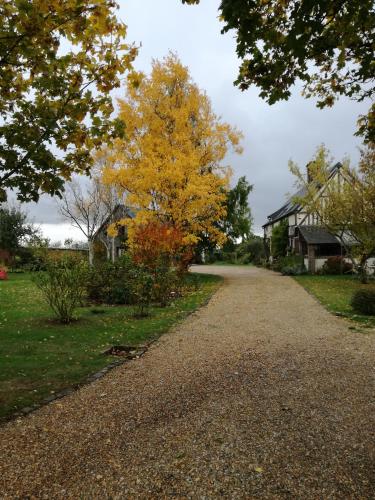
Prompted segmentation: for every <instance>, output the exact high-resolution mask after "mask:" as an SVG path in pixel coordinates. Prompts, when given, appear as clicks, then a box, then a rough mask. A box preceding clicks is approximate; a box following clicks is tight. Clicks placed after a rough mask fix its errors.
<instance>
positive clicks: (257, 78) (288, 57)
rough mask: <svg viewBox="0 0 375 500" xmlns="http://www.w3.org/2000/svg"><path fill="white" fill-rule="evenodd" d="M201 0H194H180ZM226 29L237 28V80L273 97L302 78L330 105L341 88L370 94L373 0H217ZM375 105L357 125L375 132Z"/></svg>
mask: <svg viewBox="0 0 375 500" xmlns="http://www.w3.org/2000/svg"><path fill="white" fill-rule="evenodd" d="M182 1H183V3H190V4H194V3H199V0H182ZM219 9H220V12H221V19H222V20H223V21H224V27H223V30H222V31H223V32H228V31H229V30H232V29H233V30H235V31H236V37H237V54H238V56H239V58H240V59H241V60H242V63H241V67H240V71H239V75H238V78H237V80H236V82H235V83H236V84H237V85H238V86H239V87H240V89H242V90H245V89H247V88H248V87H249V86H250V85H253V84H254V85H256V86H257V87H259V88H260V96H261V97H262V98H264V99H266V100H267V101H268V102H269V103H270V104H273V103H275V102H277V101H279V100H280V99H288V98H289V97H290V94H291V91H290V88H291V87H292V86H293V85H294V84H295V83H296V81H297V80H301V81H302V82H304V84H305V89H304V94H305V96H306V97H311V96H315V97H317V98H318V106H319V107H324V106H332V105H333V103H334V101H335V100H336V98H337V97H338V96H340V95H345V96H348V97H350V98H352V99H356V100H358V101H362V100H363V99H365V98H371V97H373V95H374V75H375V65H374V32H375V9H374V1H373V0H314V1H311V0H288V1H285V0H221V3H220V7H219ZM374 121H375V106H374V105H373V106H372V107H371V109H370V111H369V114H368V115H367V116H365V117H362V119H361V121H360V129H359V132H360V133H362V134H364V136H365V138H366V139H367V140H375V124H374Z"/></svg>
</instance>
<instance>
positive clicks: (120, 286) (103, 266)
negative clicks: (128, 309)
mask: <svg viewBox="0 0 375 500" xmlns="http://www.w3.org/2000/svg"><path fill="white" fill-rule="evenodd" d="M133 267H134V264H133V263H132V261H131V259H130V257H129V256H128V255H127V254H125V255H123V256H121V257H120V258H119V259H118V260H117V261H116V262H114V263H112V262H109V261H107V262H99V263H97V264H96V265H95V266H94V267H92V268H91V269H90V271H89V273H88V279H87V285H86V288H87V297H88V299H89V300H90V301H92V302H97V303H105V304H131V303H132V286H131V272H132V269H133Z"/></svg>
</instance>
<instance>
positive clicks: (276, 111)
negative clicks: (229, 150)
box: [27, 0, 368, 241]
mask: <svg viewBox="0 0 375 500" xmlns="http://www.w3.org/2000/svg"><path fill="white" fill-rule="evenodd" d="M119 3H120V4H121V8H120V11H119V16H120V17H121V19H122V20H123V21H124V22H125V23H126V24H127V25H128V41H134V42H136V43H137V44H142V47H141V49H140V52H139V56H138V58H137V60H136V63H135V67H136V68H137V69H139V70H142V71H145V72H149V70H150V66H151V60H152V58H162V57H164V56H165V55H166V54H167V53H168V51H169V50H172V51H173V52H176V53H177V54H178V56H179V57H180V59H181V61H182V63H183V64H184V65H186V66H188V67H189V68H190V72H191V75H192V77H193V79H194V80H195V82H196V83H197V84H198V85H199V86H200V87H201V88H202V89H204V90H206V92H207V94H208V95H209V96H210V98H211V100H212V104H213V108H214V110H215V112H216V113H217V114H219V115H220V116H221V117H222V118H223V120H225V121H227V122H229V123H230V124H232V125H236V126H238V128H240V129H241V130H242V131H243V133H244V136H245V138H244V142H243V146H244V152H243V154H242V155H241V156H233V157H229V158H228V163H230V164H231V166H232V167H233V169H234V174H235V178H234V181H235V180H236V179H237V178H238V177H239V176H241V175H245V176H246V178H247V179H248V180H249V182H250V183H252V184H254V191H253V193H252V194H251V198H250V206H251V209H252V213H253V216H254V230H255V231H256V232H258V233H259V232H260V230H261V226H262V224H263V223H264V222H265V219H266V216H267V215H268V214H269V213H271V212H274V211H275V210H277V209H278V208H279V207H280V206H281V205H282V204H283V203H284V201H285V198H286V195H287V193H291V192H292V191H293V182H294V181H293V178H292V176H291V175H290V173H289V172H288V160H289V159H290V158H292V159H293V160H295V161H297V162H298V163H299V164H300V165H301V166H304V165H305V164H306V163H307V162H308V161H309V159H311V157H312V155H313V154H314V151H315V150H316V148H317V146H318V145H319V144H321V143H323V142H324V143H325V144H326V146H327V147H328V148H329V149H330V150H331V153H332V154H333V156H334V158H335V159H337V160H340V159H342V158H343V157H344V156H345V155H349V156H350V157H351V159H352V162H353V163H355V162H356V161H357V159H358V146H359V145H360V141H359V140H358V139H357V138H355V137H354V136H353V134H354V132H355V130H356V120H357V117H358V115H359V114H361V113H364V112H365V111H366V109H367V107H368V106H367V105H366V104H358V103H355V102H351V101H349V100H348V99H341V100H340V101H339V102H338V103H337V104H336V105H335V106H334V107H333V108H332V109H326V110H319V109H317V108H316V107H315V103H314V101H313V100H311V99H309V100H306V99H303V98H302V97H301V96H300V91H301V89H300V88H298V87H297V88H295V89H294V91H293V95H292V97H291V98H290V99H289V101H283V102H281V103H278V104H274V105H273V106H269V105H268V104H267V103H266V102H264V101H262V100H261V99H260V98H259V97H258V90H257V89H256V88H252V89H250V90H248V91H246V92H241V91H240V90H238V89H237V88H236V87H234V86H233V81H234V80H235V78H236V76H237V69H238V64H239V62H238V60H237V57H236V53H235V40H234V33H229V34H226V35H222V34H221V33H220V30H221V23H220V21H219V20H218V10H217V9H218V5H219V3H220V2H219V0H202V1H201V5H198V6H186V5H182V4H181V3H180V0H158V1H155V0H142V1H139V0H120V1H119ZM116 95H117V96H119V95H121V91H120V90H118V91H117V93H116ZM27 209H28V211H29V214H30V216H31V217H32V218H33V219H34V221H35V222H38V223H41V224H42V228H43V231H44V233H45V235H46V236H48V237H50V238H51V239H52V240H62V241H63V240H64V239H65V238H67V237H71V236H72V237H74V238H76V239H83V238H81V237H80V235H79V233H78V232H77V231H73V230H70V229H69V228H68V227H67V226H66V224H64V223H63V221H62V219H61V216H60V215H59V212H58V209H57V203H56V201H55V200H51V198H50V197H47V196H43V197H42V198H41V201H40V202H39V203H38V205H35V204H29V205H28V207H27Z"/></svg>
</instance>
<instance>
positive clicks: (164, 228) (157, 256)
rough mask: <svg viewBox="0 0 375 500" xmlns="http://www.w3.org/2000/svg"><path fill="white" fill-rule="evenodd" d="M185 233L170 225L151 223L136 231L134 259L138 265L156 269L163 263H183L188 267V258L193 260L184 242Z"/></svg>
mask: <svg viewBox="0 0 375 500" xmlns="http://www.w3.org/2000/svg"><path fill="white" fill-rule="evenodd" d="M183 238H184V234H183V232H182V231H181V230H180V229H178V228H176V227H173V226H172V225H170V224H166V223H161V222H149V223H147V224H144V225H142V226H139V227H138V228H137V229H136V232H135V236H134V239H133V244H132V248H131V253H132V257H133V259H134V260H135V262H137V263H142V264H144V265H146V266H147V267H149V268H155V267H157V266H158V265H160V263H161V262H162V261H164V262H165V263H167V264H172V263H175V264H176V265H178V266H179V264H180V263H181V262H183V265H184V266H185V265H186V258H188V260H189V261H190V260H191V255H190V252H188V253H187V249H186V245H185V244H184V242H183Z"/></svg>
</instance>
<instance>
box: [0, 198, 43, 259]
mask: <svg viewBox="0 0 375 500" xmlns="http://www.w3.org/2000/svg"><path fill="white" fill-rule="evenodd" d="M38 234H39V230H38V228H36V227H35V226H34V225H33V224H31V223H30V222H28V221H27V214H26V212H24V211H22V210H21V208H20V207H16V206H14V207H11V206H9V205H7V204H3V205H0V248H1V249H2V250H7V251H8V252H9V253H10V254H11V255H14V254H15V253H16V252H17V250H18V249H19V248H20V247H21V245H22V244H27V242H28V241H30V240H31V239H32V238H35V237H36V236H37V235H38Z"/></svg>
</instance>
